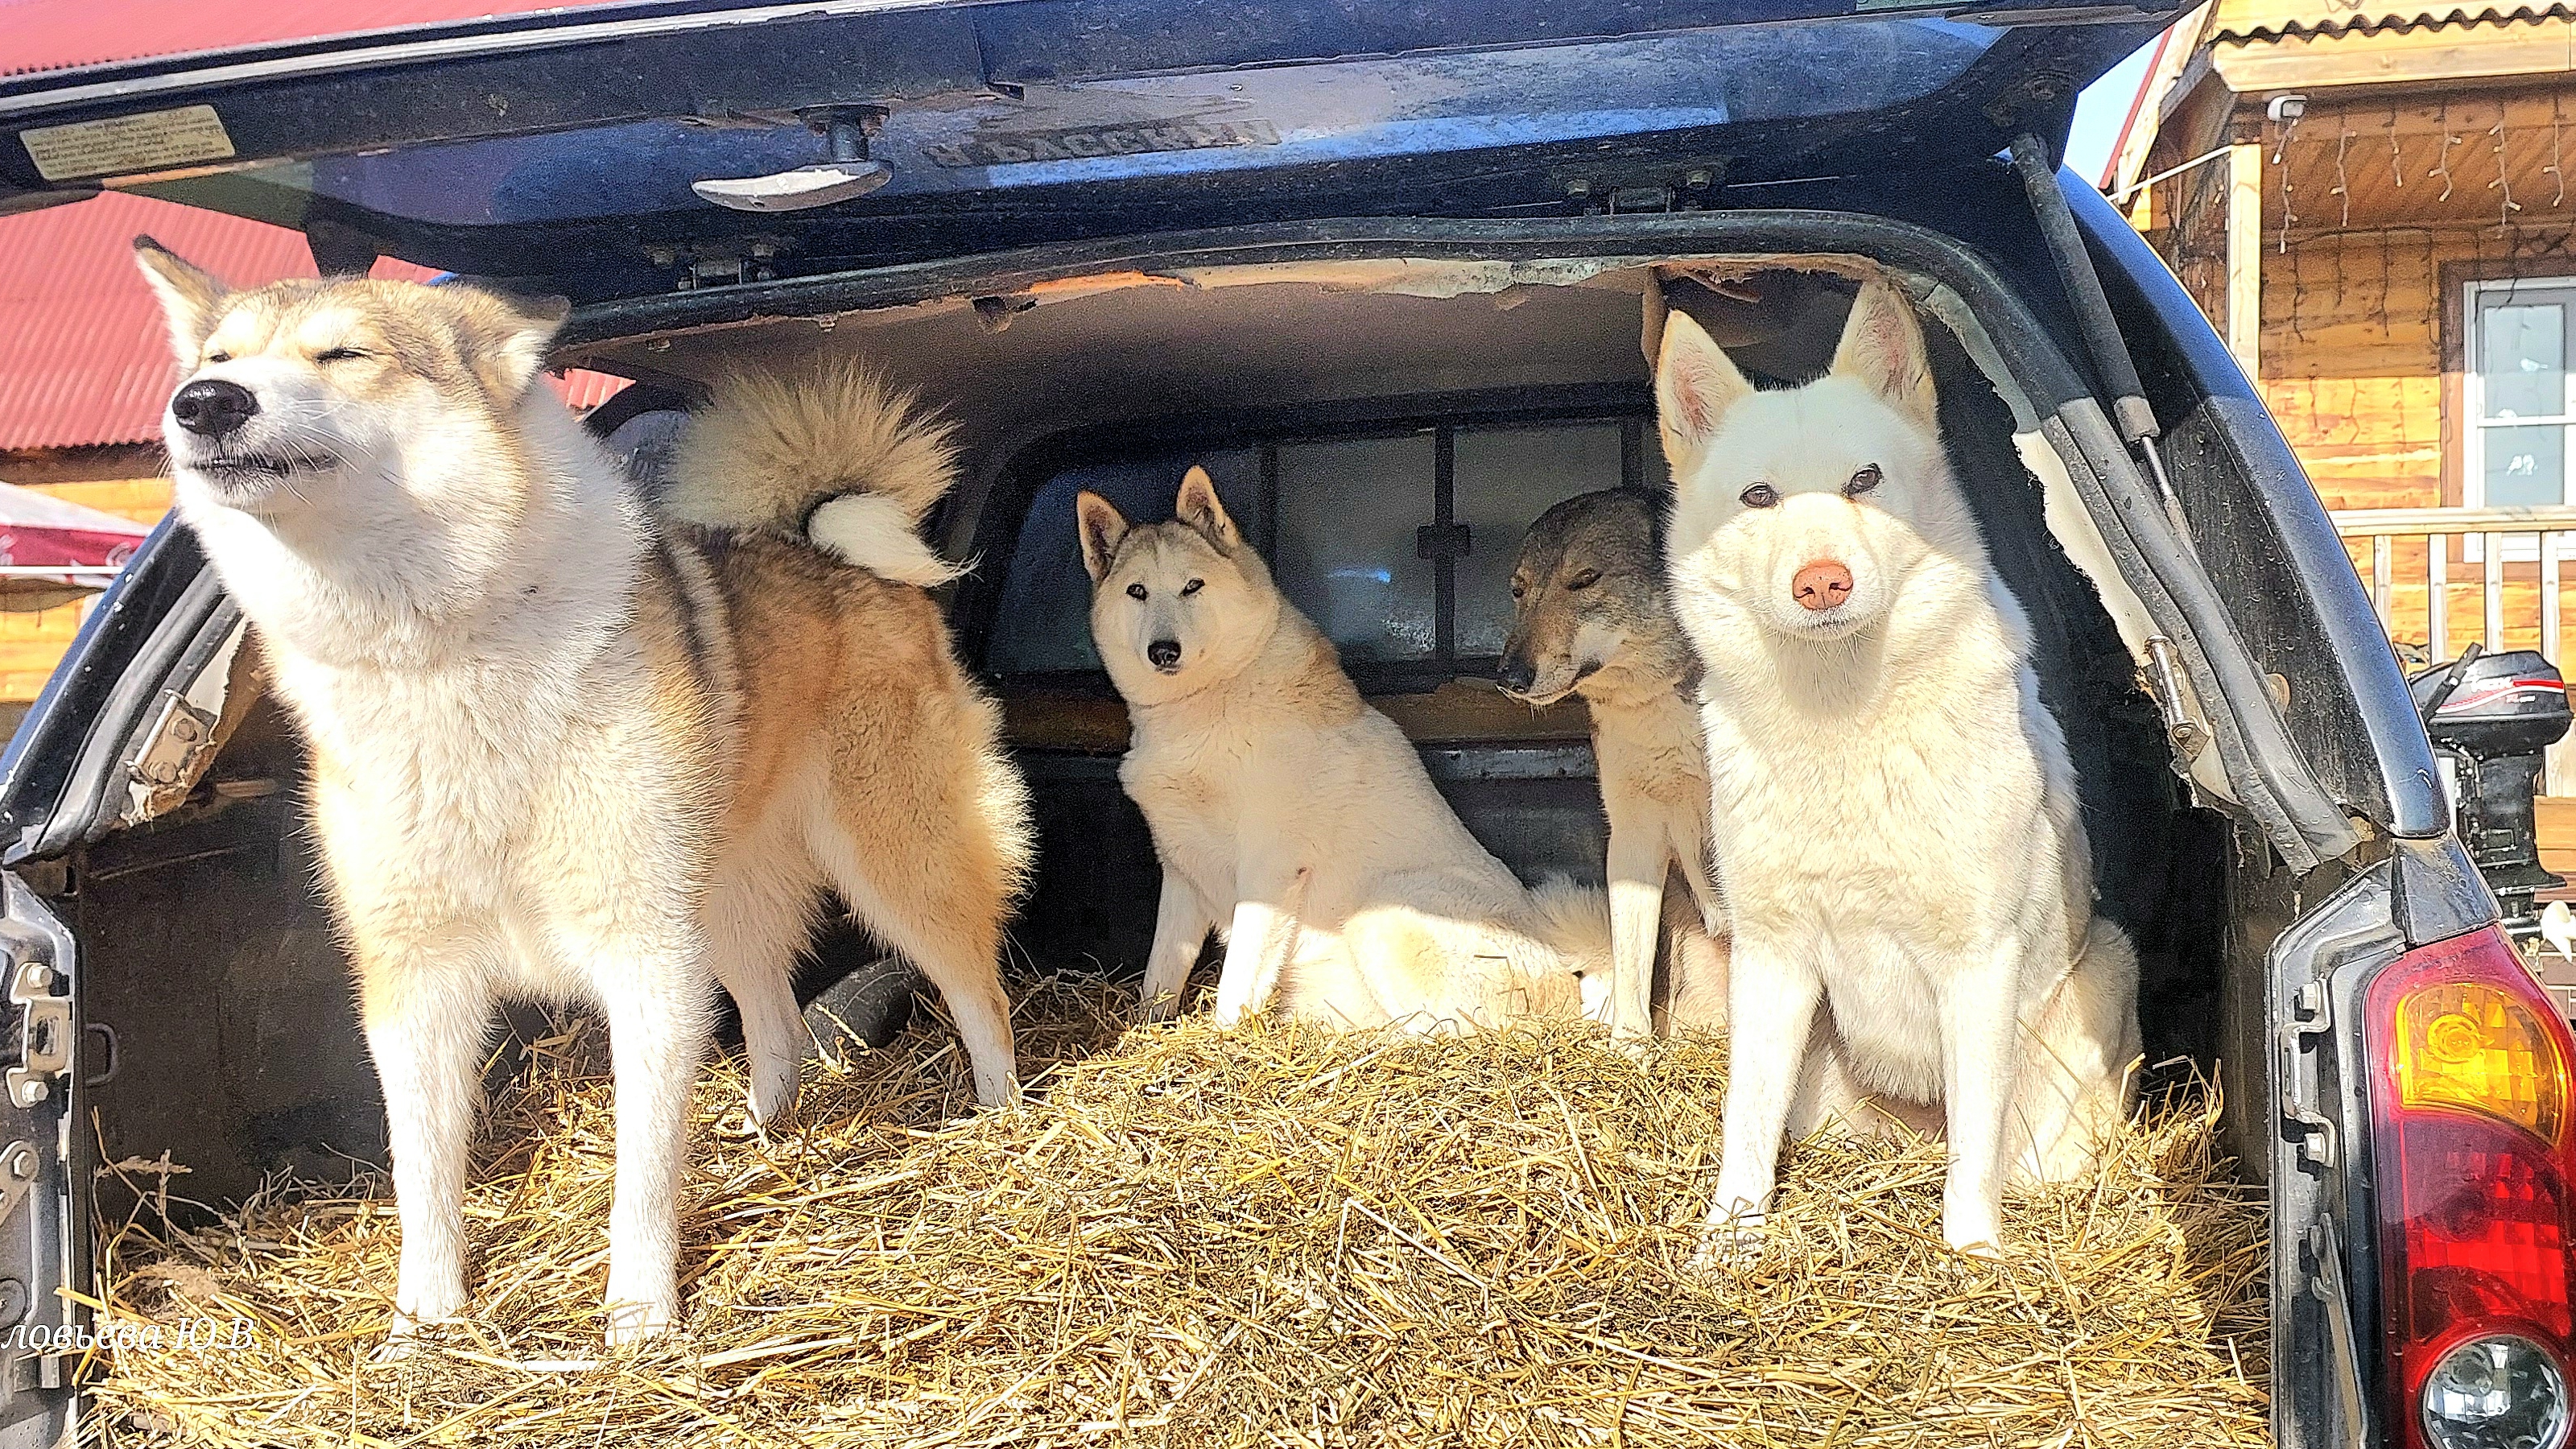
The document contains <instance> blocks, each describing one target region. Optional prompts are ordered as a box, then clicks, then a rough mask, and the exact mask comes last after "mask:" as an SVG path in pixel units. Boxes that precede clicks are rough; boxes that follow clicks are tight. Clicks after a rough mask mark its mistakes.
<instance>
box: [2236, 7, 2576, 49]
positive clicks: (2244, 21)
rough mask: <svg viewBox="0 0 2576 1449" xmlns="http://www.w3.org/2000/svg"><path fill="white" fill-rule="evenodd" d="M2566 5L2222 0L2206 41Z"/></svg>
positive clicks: (2536, 12)
mask: <svg viewBox="0 0 2576 1449" xmlns="http://www.w3.org/2000/svg"><path fill="white" fill-rule="evenodd" d="M2572 16H2576V6H2568V5H2447V6H2445V5H2430V6H2426V5H2408V6H2393V7H2392V6H2388V5H2372V4H2345V3H2337V0H2324V3H2318V0H2225V3H2222V4H2220V5H2219V7H2218V13H2217V14H2216V15H2215V16H2214V17H2212V21H2211V26H2210V33H2209V35H2208V36H2207V37H2206V38H2207V39H2208V40H2212V41H2228V40H2240V41H2241V40H2276V39H2279V38H2281V37H2283V36H2291V35H2341V34H2345V33H2346V32H2355V31H2357V32H2360V33H2363V34H2373V33H2376V32H2378V31H2382V30H2395V31H2400V32H2403V31H2408V30H2417V29H2423V28H2426V27H2431V26H2443V25H2476V24H2480V23H2488V24H2498V23H2502V22H2504V21H2508V20H2553V19H2555V20H2565V19H2568V18H2570V17H2572Z"/></svg>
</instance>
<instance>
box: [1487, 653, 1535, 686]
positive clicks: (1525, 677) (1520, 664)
mask: <svg viewBox="0 0 2576 1449" xmlns="http://www.w3.org/2000/svg"><path fill="white" fill-rule="evenodd" d="M1494 679H1495V682H1497V683H1499V684H1501V685H1502V687H1503V688H1505V689H1507V690H1510V691H1511V692H1512V693H1514V694H1527V693H1529V687H1530V686H1531V685H1533V684H1536V683H1538V671H1537V670H1536V669H1534V668H1532V667H1531V665H1530V662H1529V661H1528V660H1526V659H1506V660H1504V661H1503V667H1502V668H1500V669H1498V670H1496V671H1494Z"/></svg>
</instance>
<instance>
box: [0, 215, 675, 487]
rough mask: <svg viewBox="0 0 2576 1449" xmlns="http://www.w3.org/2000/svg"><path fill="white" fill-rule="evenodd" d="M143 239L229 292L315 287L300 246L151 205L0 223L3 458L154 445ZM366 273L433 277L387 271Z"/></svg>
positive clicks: (596, 395) (157, 431)
mask: <svg viewBox="0 0 2576 1449" xmlns="http://www.w3.org/2000/svg"><path fill="white" fill-rule="evenodd" d="M138 232H142V233H149V234H150V235H152V236H153V237H155V238H157V239H158V240H159V241H160V242H161V244H162V245H164V246H166V247H168V248H170V249H171V250H172V251H175V252H177V253H178V254H179V255H181V256H183V257H186V258H187V259H188V260H190V261H192V262H195V263H196V264H197V265H199V266H201V267H204V268H206V269H207V270H208V271H211V272H213V273H214V274H215V275H217V276H219V277H222V278H223V279H224V280H226V281H228V282H232V283H235V284H236V285H249V284H255V283H259V282H268V281H274V280H276V279H277V278H280V277H309V276H312V275H314V269H313V253H312V251H311V249H310V248H308V247H306V245H305V244H304V237H303V235H302V234H301V233H298V232H292V231H288V230H286V229H285V228H283V227H274V226H264V225H262V224H260V223H259V222H255V221H244V220H242V219H241V218H239V217H232V216H222V215H218V214H216V213H214V212H207V211H197V210H193V209H191V208H189V207H184V206H176V205H173V204H171V203H169V202H166V201H154V200H152V199H150V198H148V197H141V196H122V195H116V194H113V193H111V194H109V195H105V196H99V197H94V198H92V199H91V200H88V201H77V202H73V203H72V204H71V205H69V206H57V207H54V208H52V209H50V210H46V211H38V212H30V213H28V214H27V215H24V216H12V217H0V451H14V450H18V449H26V448H82V447H94V446H98V445H100V444H106V443H144V442H151V441H154V440H156V439H158V438H159V437H160V436H161V405H162V404H163V403H164V402H166V401H167V400H168V399H169V396H170V378H171V364H170V343H169V340H168V334H167V333H166V332H165V331H163V329H162V324H161V309H160V307H159V306H158V305H157V304H156V303H154V301H153V300H152V294H151V293H150V292H149V291H147V290H145V288H144V285H143V278H142V276H141V275H140V274H139V273H137V272H136V271H135V270H134V258H133V249H132V245H131V244H132V242H133V239H134V237H135V234H136V233H138ZM375 274H376V275H377V276H380V277H411V278H422V277H427V276H429V275H431V273H429V272H428V271H426V270H425V269H422V268H419V267H414V266H411V265H409V264H407V263H403V262H391V261H387V262H379V263H377V264H376V272H375ZM625 385H626V383H625V380H624V379H622V378H614V377H604V376H602V375H600V374H598V373H591V372H574V373H571V374H569V375H567V376H566V377H565V378H564V379H563V380H561V382H560V383H559V384H558V388H559V390H560V391H562V392H563V393H564V395H565V398H566V400H567V401H569V402H571V403H572V405H573V406H574V407H577V408H589V407H595V406H597V405H598V404H600V403H602V402H605V401H607V400H608V398H609V397H610V396H612V395H613V394H615V393H616V391H617V390H618V389H619V388H621V387H624V386H625Z"/></svg>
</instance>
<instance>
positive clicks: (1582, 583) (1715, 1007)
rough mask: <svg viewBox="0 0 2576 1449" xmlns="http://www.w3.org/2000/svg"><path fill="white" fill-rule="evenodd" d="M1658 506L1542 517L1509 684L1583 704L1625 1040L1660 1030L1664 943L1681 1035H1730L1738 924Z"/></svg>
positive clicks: (1613, 1030) (1608, 497)
mask: <svg viewBox="0 0 2576 1449" xmlns="http://www.w3.org/2000/svg"><path fill="white" fill-rule="evenodd" d="M1656 507H1657V505H1656V501H1655V499H1654V498H1653V497H1651V496H1650V495H1648V494H1644V493H1640V492H1637V491H1635V490H1633V489H1616V488H1614V489H1608V490H1605V491H1602V492H1598V493H1580V494H1577V495H1575V496H1574V497H1572V498H1568V499H1566V500H1565V501H1563V502H1561V503H1558V504H1557V505H1555V506H1554V507H1552V508H1550V509H1548V510H1547V511H1546V512H1545V513H1542V514H1540V515H1539V516H1538V519H1537V521H1535V522H1533V523H1532V524H1531V525H1530V526H1529V532H1528V533H1526V534H1524V535H1522V538H1521V550H1520V555H1519V557H1517V558H1516V559H1515V560H1514V561H1513V564H1512V578H1511V588H1512V628H1511V633H1510V634H1509V635H1508V636H1506V637H1505V638H1504V640H1503V657H1502V663H1501V666H1500V668H1499V669H1498V671H1497V677H1498V678H1499V680H1500V682H1501V684H1502V687H1503V692H1504V693H1506V694H1509V695H1511V696H1512V697H1514V698H1516V699H1521V700H1525V701H1527V702H1529V703H1531V704H1540V705H1544V704H1551V703H1554V702H1555V701H1557V700H1560V699H1563V698H1564V697H1565V696H1566V695H1568V694H1579V695H1581V696H1583V701H1584V704H1585V706H1586V707H1587V709H1588V711H1589V712H1590V714H1591V717H1592V755H1593V760H1594V764H1595V768H1596V769H1597V770H1598V772H1599V775H1600V779H1601V807H1602V812H1603V814H1605V815H1606V816H1607V817H1608V818H1609V825H1610V849H1609V860H1608V867H1609V869H1608V875H1609V882H1610V981H1609V1022H1610V1036H1611V1039H1612V1040H1613V1041H1634V1040H1638V1039H1641V1038H1643V1037H1646V1036H1648V1035H1650V1034H1652V1033H1653V1032H1654V1031H1655V1029H1656V1024H1657V1017H1656V1011H1655V1006H1656V1002H1655V995H1654V976H1655V963H1656V960H1657V957H1658V954H1659V953H1658V951H1657V949H1656V947H1657V938H1658V933H1659V930H1660V934H1661V938H1662V945H1663V949H1662V951H1661V953H1660V955H1661V956H1662V958H1663V960H1664V961H1665V962H1666V963H1667V970H1666V976H1667V983H1666V989H1665V993H1664V1012H1663V1016H1664V1018H1665V1019H1666V1021H1667V1022H1668V1023H1669V1024H1670V1025H1679V1026H1693V1027H1723V1026H1725V1025H1726V947H1725V946H1724V944H1723V942H1724V940H1725V936H1726V910H1725V905H1724V903H1723V902H1722V901H1721V900H1720V899H1719V897H1718V894H1717V882H1716V876H1715V874H1714V872H1713V870H1712V869H1711V866H1710V863H1709V850H1708V750H1707V747H1706V745H1705V744H1704V743H1703V741H1702V739H1701V735H1700V722H1699V705H1698V703H1697V700H1698V690H1699V661H1698V660H1697V659H1695V658H1693V657H1692V655H1691V648H1690V641H1689V640H1688V639H1685V638H1683V637H1682V631H1681V626H1680V625H1678V624H1676V623H1674V622H1673V616H1672V611H1671V609H1670V608H1668V607H1667V606H1666V605H1665V602H1664V579H1663V555H1662V552H1661V550H1660V549H1659V548H1658V547H1657V539H1656V532H1657V530H1656V527H1655V523H1656V519H1655V513H1656Z"/></svg>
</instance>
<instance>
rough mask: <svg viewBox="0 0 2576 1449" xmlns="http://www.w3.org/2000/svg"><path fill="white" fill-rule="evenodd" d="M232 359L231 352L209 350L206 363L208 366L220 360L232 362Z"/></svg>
mask: <svg viewBox="0 0 2576 1449" xmlns="http://www.w3.org/2000/svg"><path fill="white" fill-rule="evenodd" d="M232 360H233V355H232V354H231V353H229V352H209V353H207V354H206V365H207V366H208V367H212V366H214V365H215V364H216V363H218V362H230V361H232Z"/></svg>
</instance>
